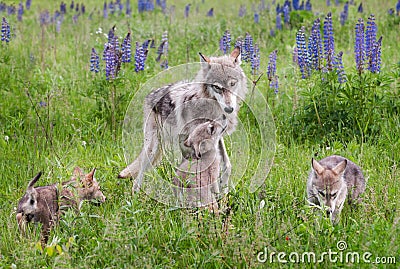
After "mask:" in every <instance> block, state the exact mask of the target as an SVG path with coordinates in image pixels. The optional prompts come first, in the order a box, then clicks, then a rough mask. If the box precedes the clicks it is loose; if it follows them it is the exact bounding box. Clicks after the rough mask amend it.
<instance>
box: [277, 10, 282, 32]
mask: <svg viewBox="0 0 400 269" xmlns="http://www.w3.org/2000/svg"><path fill="white" fill-rule="evenodd" d="M276 29H277V30H282V18H281V14H280V13H278V14H276Z"/></svg>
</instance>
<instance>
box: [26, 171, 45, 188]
mask: <svg viewBox="0 0 400 269" xmlns="http://www.w3.org/2000/svg"><path fill="white" fill-rule="evenodd" d="M41 175H42V171H40V172H39V173H38V174H37V175H36V176H35V177H34V178H33V179H32V180H31V181H30V182H29V184H28V189H29V188H33V185H35V183H36V182H37V181H38V180H39V178H40V176H41Z"/></svg>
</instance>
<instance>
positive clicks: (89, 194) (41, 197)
mask: <svg viewBox="0 0 400 269" xmlns="http://www.w3.org/2000/svg"><path fill="white" fill-rule="evenodd" d="M95 171H96V169H93V170H92V171H91V172H90V173H89V174H87V175H85V174H83V172H82V170H81V169H80V168H79V167H76V168H75V169H74V173H73V177H72V179H71V180H70V181H67V182H64V183H62V184H61V187H59V186H58V184H57V183H56V184H52V185H48V186H42V187H34V185H35V183H36V182H37V181H38V180H39V178H40V176H41V175H42V173H41V172H39V173H38V174H37V175H36V176H35V177H34V178H33V179H32V180H31V181H30V182H29V184H28V188H27V189H26V192H25V195H24V196H23V197H22V198H21V199H20V200H19V202H18V209H17V216H16V218H17V223H18V227H19V229H20V231H21V233H23V234H25V228H26V224H27V223H29V222H36V223H41V224H42V231H41V239H40V240H41V243H42V246H43V247H44V246H45V244H46V243H47V241H48V239H49V232H50V229H51V228H52V227H53V226H54V225H55V224H56V223H57V222H58V220H59V217H60V213H61V211H62V210H64V209H66V208H74V209H76V210H79V206H80V204H81V202H82V201H83V200H93V201H96V202H98V203H103V202H104V201H105V200H106V197H105V196H104V195H103V193H102V192H101V190H100V187H99V184H98V183H97V181H96V179H95V178H94V173H95ZM60 192H61V193H60Z"/></svg>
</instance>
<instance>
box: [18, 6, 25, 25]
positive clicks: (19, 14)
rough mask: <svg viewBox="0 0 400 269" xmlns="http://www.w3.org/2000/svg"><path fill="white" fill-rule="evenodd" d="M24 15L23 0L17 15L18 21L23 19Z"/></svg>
mask: <svg viewBox="0 0 400 269" xmlns="http://www.w3.org/2000/svg"><path fill="white" fill-rule="evenodd" d="M22 15H24V5H23V4H22V2H19V5H18V15H17V18H18V21H22Z"/></svg>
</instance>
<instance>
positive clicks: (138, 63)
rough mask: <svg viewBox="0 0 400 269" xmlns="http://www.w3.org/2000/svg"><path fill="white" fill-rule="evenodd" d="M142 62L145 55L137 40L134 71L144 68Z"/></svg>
mask: <svg viewBox="0 0 400 269" xmlns="http://www.w3.org/2000/svg"><path fill="white" fill-rule="evenodd" d="M144 62H145V55H144V51H143V47H142V46H141V45H140V44H139V42H136V50H135V72H139V71H142V70H144Z"/></svg>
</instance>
